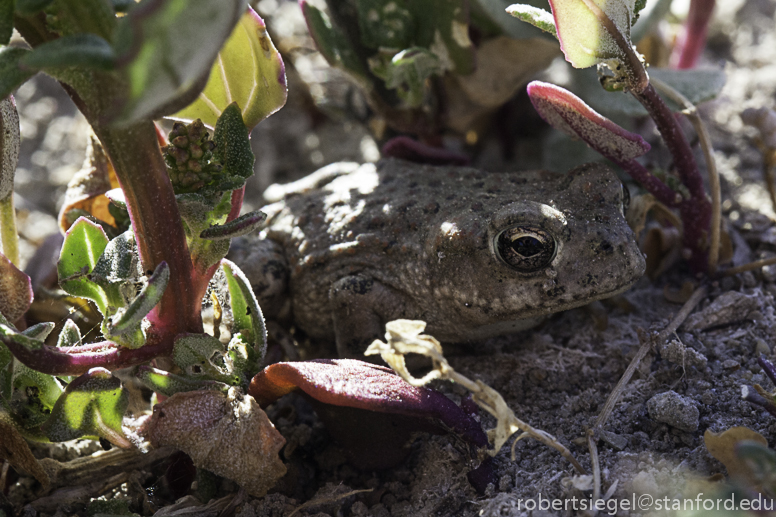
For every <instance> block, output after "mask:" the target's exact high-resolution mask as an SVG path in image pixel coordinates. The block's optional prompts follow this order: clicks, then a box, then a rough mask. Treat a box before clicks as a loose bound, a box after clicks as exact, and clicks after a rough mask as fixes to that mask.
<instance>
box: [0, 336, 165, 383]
mask: <svg viewBox="0 0 776 517" xmlns="http://www.w3.org/2000/svg"><path fill="white" fill-rule="evenodd" d="M0 341H2V342H3V344H5V346H7V347H8V350H10V351H11V353H12V354H13V355H14V357H15V358H16V359H18V360H19V361H20V362H21V363H22V364H23V365H25V366H27V367H28V368H32V369H33V370H36V371H38V372H41V373H45V374H48V375H81V374H83V373H86V372H87V371H88V370H89V369H90V368H95V367H101V368H106V369H108V370H116V369H119V368H127V367H129V366H134V365H137V364H141V363H144V362H147V361H150V360H151V359H154V358H156V357H158V356H162V355H169V354H170V353H171V352H172V347H173V340H172V339H169V338H167V337H166V336H164V335H163V334H162V333H160V334H151V335H149V337H148V341H147V342H146V344H145V345H143V346H142V347H140V348H135V349H131V348H126V347H123V346H120V345H118V344H116V343H113V342H112V341H103V342H100V343H91V344H88V345H82V346H78V347H72V348H70V347H67V348H57V347H53V346H46V345H44V346H42V347H41V348H37V349H31V348H27V347H25V346H23V345H21V344H19V343H16V342H14V341H13V340H12V339H11V338H7V337H5V336H0ZM63 350H66V351H63Z"/></svg>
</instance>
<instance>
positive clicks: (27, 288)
mask: <svg viewBox="0 0 776 517" xmlns="http://www.w3.org/2000/svg"><path fill="white" fill-rule="evenodd" d="M32 297H33V294H32V282H31V281H30V277H28V276H27V275H25V274H24V272H22V271H20V270H19V269H18V268H17V267H16V266H14V265H13V263H12V262H11V261H10V260H8V258H6V256H5V255H3V254H2V253H0V313H2V314H3V316H5V317H6V318H7V319H8V321H11V322H14V321H16V320H18V319H19V318H21V317H22V316H24V313H25V312H27V309H29V308H30V305H31V304H32Z"/></svg>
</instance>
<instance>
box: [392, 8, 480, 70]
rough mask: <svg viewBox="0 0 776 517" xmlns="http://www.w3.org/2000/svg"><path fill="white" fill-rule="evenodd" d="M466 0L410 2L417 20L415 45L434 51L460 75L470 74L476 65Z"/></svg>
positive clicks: (443, 63) (445, 65) (443, 64)
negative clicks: (470, 37)
mask: <svg viewBox="0 0 776 517" xmlns="http://www.w3.org/2000/svg"><path fill="white" fill-rule="evenodd" d="M467 3H468V2H466V1H465V0H413V1H412V2H409V3H408V4H407V6H408V7H409V8H410V9H411V10H412V11H413V14H414V17H415V22H416V24H417V29H416V34H415V45H417V46H419V47H425V48H427V49H429V50H431V51H432V52H434V53H435V54H436V55H437V57H439V59H440V60H441V61H442V66H443V68H444V69H445V70H450V71H453V72H455V73H456V74H458V75H469V74H470V73H472V72H474V67H475V63H474V45H472V42H471V40H469V9H468V6H467ZM429 13H433V16H430V15H429Z"/></svg>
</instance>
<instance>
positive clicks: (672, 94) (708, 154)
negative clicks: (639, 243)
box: [652, 79, 722, 275]
mask: <svg viewBox="0 0 776 517" xmlns="http://www.w3.org/2000/svg"><path fill="white" fill-rule="evenodd" d="M652 82H653V83H654V85H655V86H656V87H657V88H658V89H659V90H660V91H661V92H662V93H663V94H664V95H666V96H667V97H668V98H670V99H671V100H673V101H674V102H676V103H677V104H680V105H682V106H683V107H684V110H682V113H683V114H684V115H685V116H686V117H687V118H688V120H689V121H690V123H691V124H692V125H693V127H694V128H695V132H696V133H697V134H698V139H699V140H700V143H701V148H702V149H703V157H704V160H705V161H706V170H707V172H708V174H709V190H710V191H711V239H710V241H711V242H710V243H709V273H710V274H712V275H714V274H715V273H716V272H717V265H718V262H719V239H720V226H721V224H722V194H721V188H720V184H719V172H717V165H716V163H715V162H714V149H713V148H712V144H711V136H710V135H709V132H708V130H707V129H706V126H705V125H704V124H703V121H702V120H701V117H700V115H698V110H697V108H696V107H695V105H693V103H691V102H690V100H689V99H687V97H685V96H684V95H682V94H681V92H679V91H677V90H675V89H674V88H672V87H671V86H670V85H668V84H666V83H664V82H663V81H660V80H659V79H653V80H652Z"/></svg>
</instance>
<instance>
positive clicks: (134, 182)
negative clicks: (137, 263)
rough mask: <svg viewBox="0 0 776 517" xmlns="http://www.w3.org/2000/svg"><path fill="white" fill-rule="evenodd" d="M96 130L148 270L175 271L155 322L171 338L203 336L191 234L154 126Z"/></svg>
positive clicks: (99, 127)
mask: <svg viewBox="0 0 776 517" xmlns="http://www.w3.org/2000/svg"><path fill="white" fill-rule="evenodd" d="M93 127H94V129H95V133H96V134H97V136H98V137H99V139H100V141H101V142H102V145H103V147H104V148H105V151H106V152H107V154H108V156H109V157H110V159H111V162H112V163H113V167H114V169H115V170H116V176H118V179H119V183H120V184H121V188H122V190H123V191H124V196H125V198H126V200H127V207H128V209H129V216H130V219H131V221H132V228H133V230H134V232H135V236H136V238H137V244H138V250H139V251H140V260H141V263H142V265H143V269H144V270H145V271H146V272H148V273H149V274H150V272H152V271H154V269H156V266H158V265H159V264H160V263H161V262H162V261H166V262H167V264H168V265H169V266H170V281H169V283H168V285H167V289H166V290H165V293H164V296H163V297H162V301H161V302H160V304H159V306H158V307H157V308H156V309H155V310H154V311H152V313H151V315H149V318H150V319H151V320H152V321H153V322H154V323H155V324H157V325H158V328H160V329H163V331H164V333H165V334H166V337H167V338H172V337H174V336H175V335H176V334H179V333H181V332H202V319H201V316H200V299H199V298H198V297H197V296H196V293H195V290H194V289H192V286H191V278H192V275H193V267H192V264H191V258H190V257H189V249H188V245H187V244H186V235H185V234H184V232H183V226H182V224H181V218H180V213H179V211H178V205H177V203H176V201H175V193H174V192H173V189H172V184H171V183H170V178H169V177H168V176H167V169H166V166H165V163H164V159H163V158H162V154H161V151H160V149H159V143H158V141H157V137H156V130H155V129H154V125H153V122H151V121H144V122H139V123H136V124H133V125H130V126H125V127H119V128H116V127H112V126H109V127H105V126H102V125H100V124H99V123H97V124H95V123H94V122H93Z"/></svg>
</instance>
